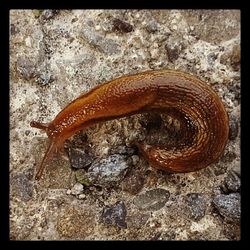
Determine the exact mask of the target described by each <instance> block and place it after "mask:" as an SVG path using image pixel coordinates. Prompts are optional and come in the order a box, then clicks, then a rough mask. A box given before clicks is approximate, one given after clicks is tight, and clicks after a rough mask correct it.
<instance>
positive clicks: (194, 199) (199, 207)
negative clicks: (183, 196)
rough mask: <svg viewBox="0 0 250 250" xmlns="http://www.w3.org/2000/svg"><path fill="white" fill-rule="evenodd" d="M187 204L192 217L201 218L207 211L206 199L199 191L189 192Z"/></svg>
mask: <svg viewBox="0 0 250 250" xmlns="http://www.w3.org/2000/svg"><path fill="white" fill-rule="evenodd" d="M187 205H188V208H189V210H190V217H191V218H192V219H194V220H197V221H198V220H200V219H201V218H202V217H204V216H205V213H206V208H207V204H206V199H205V197H204V195H202V194H199V193H190V194H187Z"/></svg>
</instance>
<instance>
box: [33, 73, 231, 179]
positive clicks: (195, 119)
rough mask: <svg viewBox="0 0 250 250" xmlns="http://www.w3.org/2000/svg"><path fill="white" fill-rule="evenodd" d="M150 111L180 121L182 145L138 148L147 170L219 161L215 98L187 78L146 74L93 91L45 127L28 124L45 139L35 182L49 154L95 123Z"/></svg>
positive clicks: (219, 112)
mask: <svg viewBox="0 0 250 250" xmlns="http://www.w3.org/2000/svg"><path fill="white" fill-rule="evenodd" d="M155 111H156V112H160V113H167V114H169V115H171V116H173V117H174V118H177V119H178V120H179V121H180V124H181V126H180V127H181V135H182V140H181V142H180V143H179V144H178V145H176V147H174V148H172V149H171V148H169V147H168V146H166V147H164V146H160V145H147V144H145V143H141V144H138V146H139V149H140V151H141V152H142V154H143V155H144V157H145V158H146V159H147V160H148V161H149V163H150V164H151V165H152V166H154V167H156V168H160V169H165V170H168V171H171V172H190V171H195V170H198V169H201V168H204V167H206V166H208V165H209V164H211V163H213V162H214V161H216V160H217V159H218V158H219V157H220V155H221V154H222V152H223V150H224V147H225V145H226V143H227V139H228V116H227V113H226V111H225V108H224V106H223V103H222V101H221V100H220V98H219V97H218V95H217V94H216V93H215V92H214V91H213V90H212V89H211V87H209V86H208V84H206V83H204V82H202V81H200V80H199V79H197V78H196V77H194V76H191V75H189V74H186V73H183V72H179V71H171V70H157V71H147V72H143V73H139V74H136V75H130V76H123V77H120V78H117V79H115V80H112V81H110V82H107V83H104V84H102V85H99V86H97V87H95V88H93V89H92V90H91V91H89V92H88V93H86V94H83V95H81V96H80V97H79V98H77V99H75V100H74V101H73V102H71V103H70V104H69V105H68V106H66V107H65V108H64V109H63V110H62V111H61V112H60V113H59V114H58V115H57V116H56V117H55V119H54V120H53V121H51V122H50V123H47V124H43V123H38V122H34V121H33V122H31V126H32V127H36V128H40V129H43V130H45V131H46V133H47V135H48V137H49V139H50V146H49V147H48V149H47V152H46V154H45V156H44V158H43V161H42V163H41V166H40V169H39V171H38V173H37V175H36V179H40V177H41V175H42V172H43V169H44V167H45V165H46V163H47V162H48V160H49V159H50V157H52V154H53V153H54V152H55V151H56V150H57V149H58V148H59V147H61V146H62V145H63V143H64V141H65V140H66V139H67V138H69V137H71V136H72V135H73V134H75V133H76V132H77V131H79V130H82V129H85V128H87V127H89V126H92V125H94V124H96V123H98V122H100V121H107V120H112V119H116V118H119V117H124V116H129V115H133V114H137V113H143V112H155Z"/></svg>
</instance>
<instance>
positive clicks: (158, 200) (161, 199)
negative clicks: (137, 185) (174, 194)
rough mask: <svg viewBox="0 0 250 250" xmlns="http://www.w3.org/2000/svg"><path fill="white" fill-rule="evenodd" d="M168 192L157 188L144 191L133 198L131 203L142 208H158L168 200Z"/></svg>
mask: <svg viewBox="0 0 250 250" xmlns="http://www.w3.org/2000/svg"><path fill="white" fill-rule="evenodd" d="M169 196H170V193H169V191H168V190H165V189H161V188H157V189H152V190H149V191H146V192H145V193H143V194H141V195H138V196H137V197H135V198H134V201H133V203H134V204H135V206H137V207H138V208H139V209H142V210H155V211H156V210H159V209H161V208H162V207H164V205H165V204H166V202H167V201H168V199H169Z"/></svg>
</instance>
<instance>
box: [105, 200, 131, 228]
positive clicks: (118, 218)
mask: <svg viewBox="0 0 250 250" xmlns="http://www.w3.org/2000/svg"><path fill="white" fill-rule="evenodd" d="M126 216H127V209H126V206H125V204H124V202H123V201H117V202H116V203H115V204H114V205H112V206H107V207H104V209H103V211H102V215H101V220H102V221H103V222H104V223H105V224H108V225H114V226H117V227H119V228H127V223H126V221H125V219H126Z"/></svg>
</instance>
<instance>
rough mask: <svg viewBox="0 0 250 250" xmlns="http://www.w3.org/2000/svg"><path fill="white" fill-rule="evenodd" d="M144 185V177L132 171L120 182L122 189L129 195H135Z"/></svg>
mask: <svg viewBox="0 0 250 250" xmlns="http://www.w3.org/2000/svg"><path fill="white" fill-rule="evenodd" d="M143 185H144V177H143V176H142V175H141V173H140V172H138V171H135V170H132V171H131V172H129V173H128V175H127V176H126V177H125V179H124V180H123V182H122V189H123V190H124V191H127V192H129V193H130V194H137V193H139V192H140V191H141V189H142V188H143Z"/></svg>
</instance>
